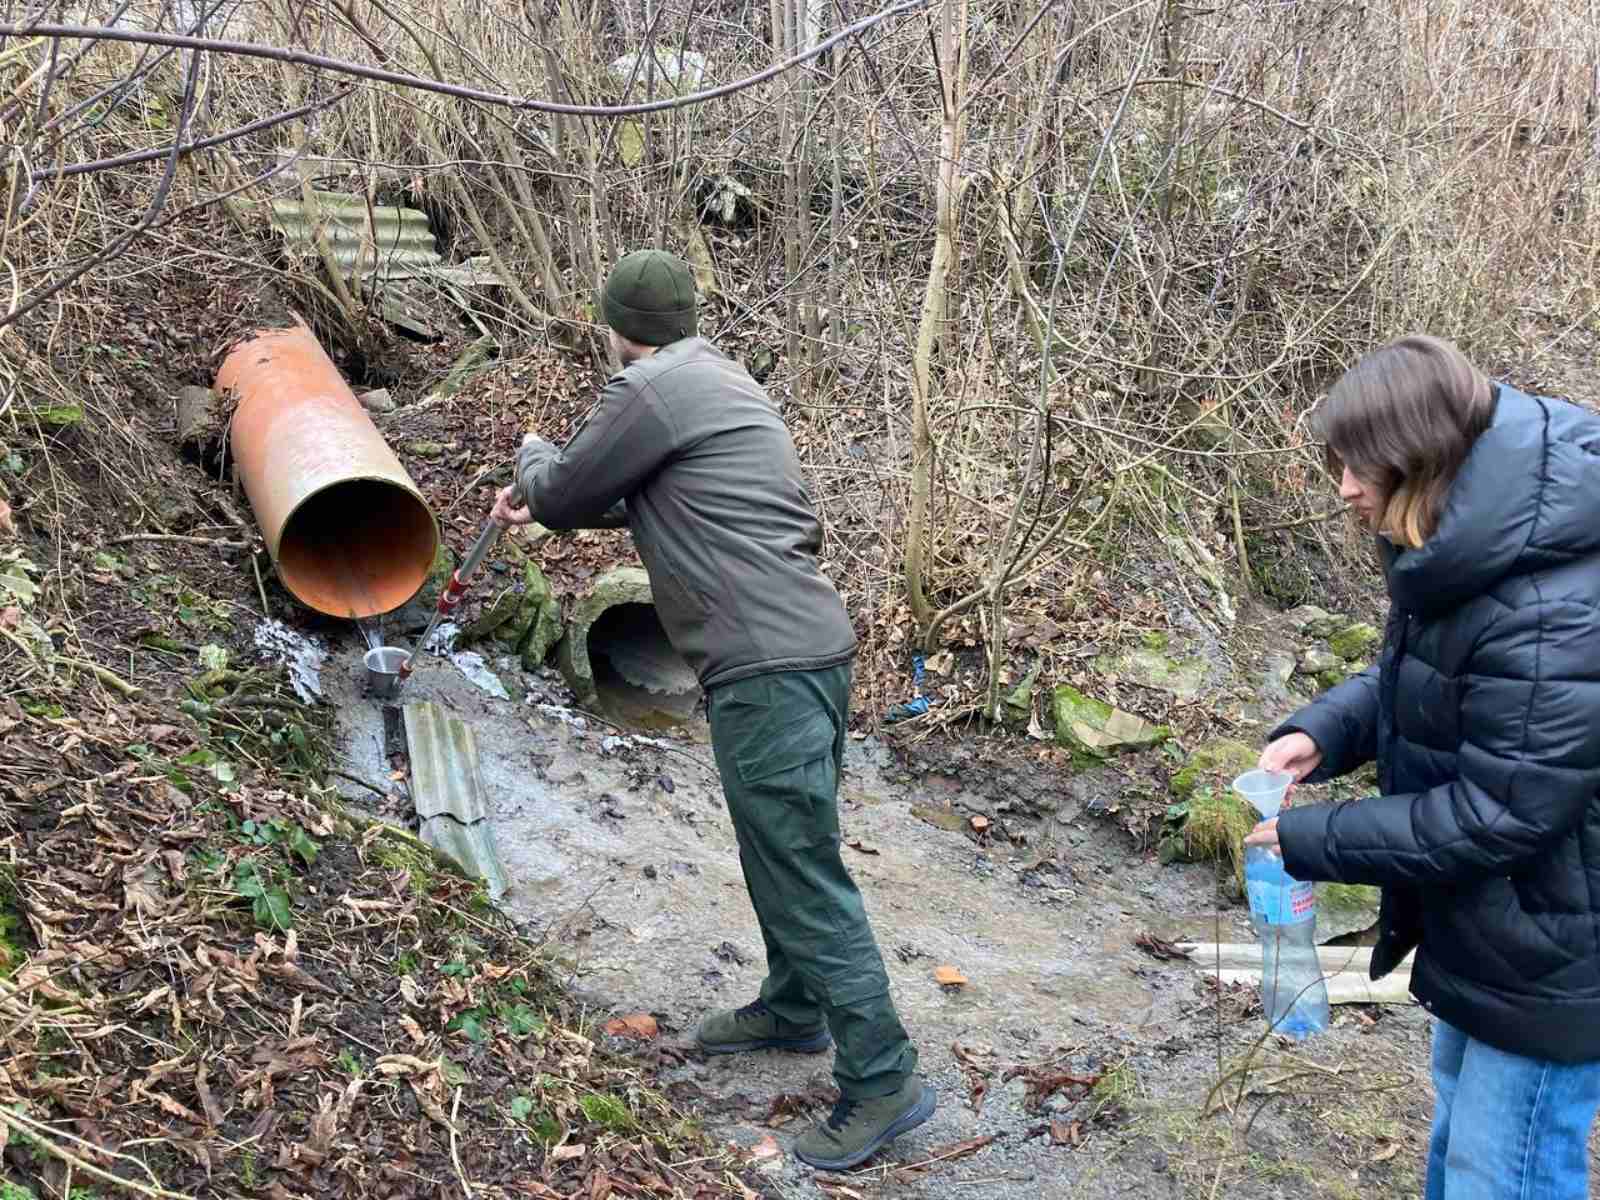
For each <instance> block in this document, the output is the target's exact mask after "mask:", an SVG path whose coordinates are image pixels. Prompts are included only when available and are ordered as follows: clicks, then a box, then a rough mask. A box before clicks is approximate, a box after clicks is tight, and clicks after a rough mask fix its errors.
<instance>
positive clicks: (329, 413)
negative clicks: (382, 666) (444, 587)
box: [216, 325, 439, 618]
mask: <svg viewBox="0 0 1600 1200" xmlns="http://www.w3.org/2000/svg"><path fill="white" fill-rule="evenodd" d="M216 386H217V390H218V391H219V392H221V393H223V394H227V393H233V394H234V395H236V396H237V397H238V407H237V409H236V410H235V411H234V414H233V436H232V439H231V442H230V445H231V447H232V450H233V461H234V464H235V467H236V469H237V470H238V472H239V478H240V480H241V481H242V482H243V483H244V490H245V494H246V495H247V496H249V498H250V507H251V508H252V509H253V510H254V511H255V514H256V520H257V522H259V523H260V525H261V532H262V534H263V535H264V536H265V537H266V540H267V550H268V551H269V552H270V553H271V554H272V561H273V562H274V563H276V564H277V566H278V577H279V578H280V579H281V580H282V581H283V584H284V586H285V587H287V588H288V589H289V591H290V592H291V593H293V594H294V596H295V597H296V598H297V599H299V600H300V601H301V602H302V603H304V604H307V605H309V606H310V607H311V608H314V609H316V610H317V611H318V612H323V613H327V614H329V615H330V616H335V617H347V618H357V617H371V616H376V615H378V614H379V613H386V612H389V611H391V610H392V609H396V608H399V607H400V606H401V605H402V604H404V603H405V602H406V601H407V600H409V599H411V597H412V596H414V595H415V594H416V593H417V591H418V589H420V588H421V587H422V583H423V581H424V580H425V579H426V578H427V576H428V570H429V568H430V567H431V566H432V565H433V558H434V554H435V553H436V551H437V550H438V548H439V529H438V525H437V524H436V523H435V521H434V519H433V514H432V513H431V512H430V511H429V510H428V505H427V502H426V501H425V500H423V498H422V493H421V492H419V491H418V490H417V485H416V484H414V483H412V482H411V477H410V476H409V475H407V474H406V469H405V468H404V467H402V466H401V465H400V460H399V459H397V458H396V457H395V456H394V451H392V450H390V449H389V446H388V444H387V443H386V442H385V441H384V440H383V435H382V434H380V433H379V432H378V429H377V426H375V425H374V424H373V423H372V418H371V417H370V416H368V415H367V410H366V409H364V408H363V407H362V406H361V402H360V401H359V400H357V399H356V397H355V393H354V392H352V391H351V390H350V386H349V385H348V384H347V383H345V381H344V378H343V377H342V376H341V375H340V374H339V369H338V368H337V367H336V366H334V365H333V360H332V359H330V358H329V357H328V355H327V353H326V352H325V351H324V350H323V349H322V346H321V345H320V344H318V342H317V339H316V337H315V336H314V335H313V334H312V333H311V331H310V330H309V329H307V328H306V327H305V326H304V325H300V326H297V327H296V328H293V329H273V330H263V331H262V332H260V333H257V334H255V335H254V336H252V337H250V338H249V339H247V340H246V341H244V342H241V343H240V344H239V345H238V346H236V347H234V349H233V350H232V351H231V352H230V353H229V354H228V356H227V357H226V358H225V359H223V361H222V366H221V367H220V368H218V370H217V381H216Z"/></svg>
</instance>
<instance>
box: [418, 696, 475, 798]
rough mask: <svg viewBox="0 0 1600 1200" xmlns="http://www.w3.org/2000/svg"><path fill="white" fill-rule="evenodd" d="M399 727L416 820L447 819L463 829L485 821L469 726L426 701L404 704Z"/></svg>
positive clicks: (473, 741) (473, 744)
mask: <svg viewBox="0 0 1600 1200" xmlns="http://www.w3.org/2000/svg"><path fill="white" fill-rule="evenodd" d="M405 722H406V748H407V751H408V753H409V754H410V757H411V781H412V782H411V794H412V796H413V797H414V798H415V803H416V808H417V816H419V817H421V818H422V819H423V820H427V819H428V818H429V817H437V816H439V815H440V814H442V813H448V814H449V815H450V816H453V817H454V818H455V819H456V820H457V821H459V822H461V824H463V825H471V824H472V823H473V822H474V821H481V820H483V819H484V818H485V817H486V816H488V811H489V810H488V807H487V805H485V804H484V794H483V776H482V775H481V774H479V772H478V744H477V741H476V740H475V739H474V738H473V736H472V728H471V726H469V725H468V724H467V723H466V722H465V721H463V720H461V718H460V717H457V716H455V715H454V714H453V713H451V712H450V711H449V710H448V709H444V708H441V707H440V706H439V705H437V704H434V703H432V702H431V701H427V700H419V701H416V702H415V703H412V704H407V705H406V706H405Z"/></svg>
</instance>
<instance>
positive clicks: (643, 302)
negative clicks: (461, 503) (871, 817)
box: [493, 250, 935, 1170]
mask: <svg viewBox="0 0 1600 1200" xmlns="http://www.w3.org/2000/svg"><path fill="white" fill-rule="evenodd" d="M601 307H602V312H603V314H604V317H605V321H606V324H607V325H608V326H610V329H611V336H612V341H613V345H614V346H615V347H616V349H617V353H618V357H619V358H620V359H621V360H622V362H623V370H622V372H621V373H620V374H618V375H615V376H613V377H612V379H611V380H610V381H609V382H608V383H607V384H606V386H605V389H604V390H603V391H602V392H601V395H600V403H599V406H598V407H597V408H596V410H595V412H594V413H593V415H591V417H590V418H589V420H588V421H587V422H586V423H585V424H584V426H583V427H582V428H581V429H580V430H579V431H578V432H577V434H576V435H575V436H574V437H573V439H572V440H571V441H570V442H569V443H568V444H567V446H566V447H565V448H564V449H558V448H557V447H555V446H553V445H551V444H550V443H549V442H545V441H541V440H539V439H537V438H532V437H530V438H528V439H527V440H525V441H524V443H523V446H522V449H521V451H520V452H519V453H518V456H517V473H516V480H517V482H516V484H515V485H514V487H508V488H506V489H505V490H503V491H502V492H501V493H500V495H499V497H498V498H497V500H496V503H495V508H494V513H493V516H494V519H495V520H497V521H499V522H500V523H501V524H502V525H512V524H525V523H527V522H529V521H532V520H537V521H539V522H541V523H542V524H544V525H545V526H547V527H548V528H550V529H572V528H595V527H612V526H620V525H623V524H626V525H627V527H628V529H629V531H630V532H631V533H632V534H633V540H634V545H635V546H636V547H637V549H638V552H639V557H640V559H641V560H642V561H643V562H644V566H645V569H646V570H647V571H648V572H649V575H650V586H651V590H652V593H653V594H654V598H655V604H656V610H657V613H658V614H659V615H660V618H661V623H662V626H663V627H664V628H665V629H666V632H667V636H668V637H669V638H670V639H671V641H672V644H673V646H674V647H675V648H676V649H677V650H678V652H679V653H680V654H682V655H683V657H684V659H685V660H686V661H687V662H688V663H689V665H690V666H691V667H692V668H694V670H695V672H696V674H697V675H698V676H699V679H700V684H701V686H702V687H703V688H704V689H705V691H706V693H707V698H708V711H709V714H710V719H711V742H712V748H713V750H714V752H715V755H716V760H717V768H718V770H719V772H720V773H721V776H722V786H723V792H724V794H725V795H726V797H727V802H728V812H729V815H730V816H731V817H732V820H733V827H734V831H735V833H736V834H737V835H738V839H739V858H740V862H741V864H742V865H743V867H744V875H745V883H746V886H747V887H748V889H749V892H750V901H751V904H752V905H753V906H754V908H755V912H756V918H757V920H758V921H759V922H760V925H761V934H762V937H763V938H764V939H765V941H766V948H767V978H766V981H765V983H764V984H763V985H762V988H761V995H760V997H759V998H758V999H757V1000H755V1001H754V1002H752V1003H750V1004H747V1005H745V1006H744V1007H743V1008H739V1009H733V1010H728V1011H722V1012H715V1013H711V1014H710V1015H708V1016H707V1017H706V1018H705V1019H704V1020H703V1021H702V1022H701V1024H700V1027H699V1030H698V1031H697V1034H696V1037H697V1040H698V1041H699V1044H700V1045H701V1047H702V1048H703V1049H705V1050H706V1051H707V1052H709V1053H713V1054H727V1053H734V1052H737V1051H743V1050H762V1049H776V1050H789V1051H800V1052H816V1051H821V1050H826V1049H827V1048H828V1046H829V1044H830V1041H831V1042H832V1044H834V1045H835V1047H836V1050H835V1055H834V1078H835V1080H837V1082H838V1084H839V1091H840V1100H839V1103H838V1104H837V1105H836V1106H835V1108H834V1110H833V1113H832V1115H830V1116H829V1117H828V1119H827V1120H825V1121H822V1122H819V1123H818V1124H817V1125H816V1126H815V1127H814V1128H812V1129H811V1130H810V1131H809V1132H807V1133H806V1134H805V1135H803V1136H802V1137H801V1138H800V1139H799V1140H798V1141H797V1142H796V1144H795V1153H796V1155H797V1156H798V1157H799V1158H800V1159H801V1160H802V1161H804V1162H806V1163H809V1164H810V1165H812V1166H814V1167H819V1168H822V1169H825V1170H843V1169H846V1168H848V1167H852V1166H854V1165H856V1164H857V1163H860V1162H863V1161H865V1160H866V1159H867V1158H869V1157H871V1155H872V1154H873V1153H875V1152H876V1151H877V1150H878V1149H879V1148H880V1147H882V1146H883V1145H884V1144H885V1143H886V1142H888V1141H889V1140H890V1139H892V1138H894V1137H895V1136H897V1135H898V1134H900V1133H903V1132H905V1131H906V1130H907V1129H910V1128H912V1127H913V1126H916V1125H919V1124H921V1123H922V1122H923V1121H925V1120H927V1119H928V1117H929V1116H930V1115H932V1113H933V1110H934V1103H935V1101H934V1093H933V1091H932V1090H931V1089H930V1088H928V1087H926V1086H925V1085H924V1084H923V1083H922V1082H921V1081H920V1080H919V1079H918V1078H917V1076H916V1073H915V1072H916V1065H917V1052H916V1050H915V1048H914V1047H913V1046H912V1045H911V1042H910V1040H909V1039H908V1038H907V1037H906V1032H905V1030H904V1028H902V1027H901V1024H900V1020H899V1018H898V1017H897V1016H896V1015H895V1010H894V1005H893V1003H892V1002H891V1000H890V998H889V980H888V976H887V974H886V972H885V971H884V967H883V959H882V956H881V955H880V954H879V952H878V948H877V944H876V942H875V941H874V939H873V936H872V930H871V928H870V926H869V925H868V924H867V917H866V912H865V910H864V909H863V907H862V903H861V895H860V893H859V892H858V891H857V890H856V886H855V883H854V882H853V881H852V880H851V878H850V875H849V872H848V871H846V869H845V866H844V863H843V861H842V860H841V859H840V856H839V811H838V798H837V793H838V783H839V770H840V765H841V760H842V755H843V750H844V741H845V732H846V728H847V709H848V705H849V697H850V663H851V660H852V659H853V658H854V655H855V634H854V632H853V631H852V629H851V627H850V621H849V618H848V616H847V615H846V613H845V611H844V605H843V604H842V603H841V602H840V599H839V596H838V593H837V592H835V591H834V589H833V587H832V585H831V584H829V582H828V581H827V579H826V578H824V577H823V575H822V572H821V571H820V570H819V569H818V566H817V553H818V551H819V549H820V548H821V544H822V531H821V528H820V526H819V525H818V523H817V519H816V516H815V514H814V512H813V510H812V506H811V498H810V496H809V495H808V494H807V493H806V487H805V483H804V481H803V478H802V476H801V472H800V463H799V460H798V458H797V457H796V455H795V451H794V444H793V442H792V441H791V440H790V437H789V432H788V430H787V429H786V428H785V427H784V424H783V421H782V420H781V419H780V418H779V416H778V412H777V409H776V407H775V406H774V405H773V403H772V401H771V400H770V399H769V398H768V396H767V394H766V393H765V391H763V390H762V388H761V386H760V385H759V384H758V383H756V381H755V380H754V379H752V378H751V377H750V375H749V374H748V373H747V372H746V371H745V370H744V368H743V367H741V366H740V365H739V364H738V363H736V362H734V361H733V360H732V359H730V358H728V357H727V356H726V355H724V354H722V353H721V352H719V351H718V350H717V349H716V348H715V347H714V346H712V345H711V344H710V343H709V342H707V341H706V340H705V339H703V338H700V337H698V336H696V302H695V294H694V278H693V276H692V274H691V273H690V271H689V268H688V266H687V265H686V264H685V263H683V262H682V261H681V260H680V259H678V258H675V257H674V256H672V255H670V254H667V253H664V252H662V251H659V250H642V251H636V252H635V253H633V254H629V255H627V256H626V257H624V258H623V259H622V260H621V261H620V262H619V263H618V264H617V265H616V267H615V269H614V270H613V271H612V272H611V275H610V277H609V278H608V279H607V281H606V285H605V289H604V291H603V293H602V296H601ZM514 494H520V496H521V497H522V498H523V499H524V501H525V503H526V507H524V508H516V507H514V504H515V502H514V500H513V499H512V497H513V495H514ZM830 1033H831V1038H830Z"/></svg>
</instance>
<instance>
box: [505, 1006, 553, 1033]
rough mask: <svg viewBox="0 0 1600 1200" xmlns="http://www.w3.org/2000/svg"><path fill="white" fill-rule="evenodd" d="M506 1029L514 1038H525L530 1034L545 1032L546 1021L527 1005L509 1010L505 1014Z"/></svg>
mask: <svg viewBox="0 0 1600 1200" xmlns="http://www.w3.org/2000/svg"><path fill="white" fill-rule="evenodd" d="M504 1016H505V1021H506V1029H507V1030H508V1031H509V1032H510V1034H511V1036H512V1037H514V1038H525V1037H527V1036H528V1035H529V1034H530V1033H543V1032H544V1019H543V1018H542V1017H540V1016H539V1014H538V1013H536V1012H534V1011H533V1009H531V1008H529V1007H528V1006H527V1005H526V1004H518V1005H515V1006H513V1007H512V1008H508V1009H507V1010H506V1011H505V1013H504Z"/></svg>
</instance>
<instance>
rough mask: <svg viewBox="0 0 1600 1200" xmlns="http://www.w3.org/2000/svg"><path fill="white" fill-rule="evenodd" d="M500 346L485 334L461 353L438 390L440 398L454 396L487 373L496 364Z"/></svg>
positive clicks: (446, 373)
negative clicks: (496, 352) (495, 358)
mask: <svg viewBox="0 0 1600 1200" xmlns="http://www.w3.org/2000/svg"><path fill="white" fill-rule="evenodd" d="M498 348H499V344H498V343H497V342H496V341H495V340H494V338H493V337H492V336H491V335H490V334H487V333H486V334H484V335H483V336H482V337H480V338H478V339H477V340H476V341H475V342H473V343H472V344H471V345H470V346H468V347H467V348H466V349H465V350H463V351H462V352H461V355H460V357H458V358H457V359H456V361H455V362H453V363H451V364H450V369H449V370H448V371H446V372H445V376H444V380H443V382H441V383H440V384H439V386H438V388H437V389H435V390H436V394H437V395H440V396H454V395H455V394H456V393H457V392H459V391H460V390H461V389H462V388H464V387H466V386H467V384H469V383H471V382H472V380H473V379H474V378H476V377H477V376H479V375H481V374H483V372H485V371H487V370H488V369H489V367H490V366H492V365H493V363H494V355H495V351H496V350H497V349H498Z"/></svg>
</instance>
